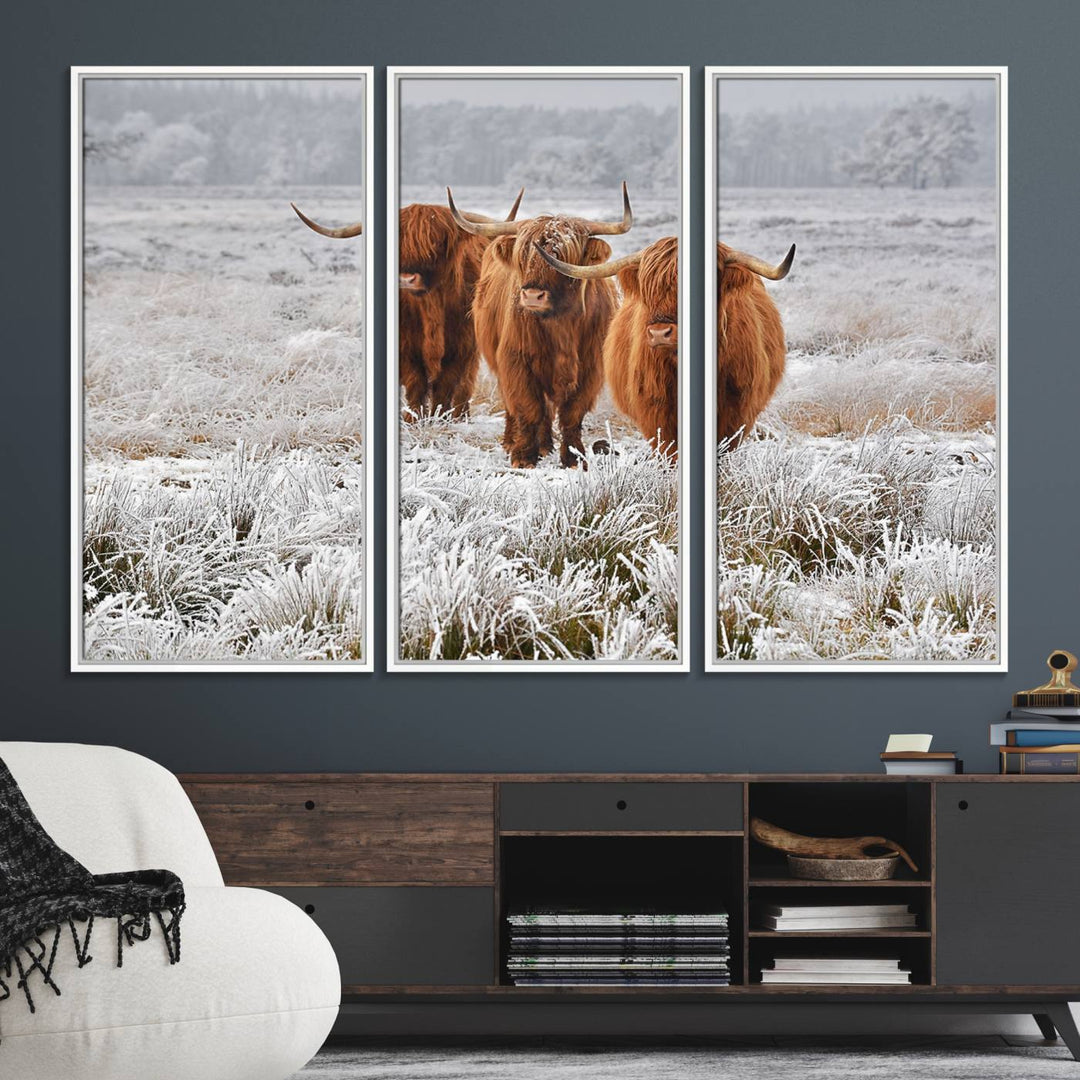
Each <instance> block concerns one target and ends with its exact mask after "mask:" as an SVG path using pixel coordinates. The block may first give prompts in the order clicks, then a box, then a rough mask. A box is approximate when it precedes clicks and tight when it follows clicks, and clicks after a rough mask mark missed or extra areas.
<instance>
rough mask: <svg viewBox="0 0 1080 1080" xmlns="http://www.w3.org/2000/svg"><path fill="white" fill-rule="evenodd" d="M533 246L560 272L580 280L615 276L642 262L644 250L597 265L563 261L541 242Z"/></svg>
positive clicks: (549, 264) (545, 260)
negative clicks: (582, 264) (546, 249)
mask: <svg viewBox="0 0 1080 1080" xmlns="http://www.w3.org/2000/svg"><path fill="white" fill-rule="evenodd" d="M533 247H535V248H536V250H537V251H538V252H540V257H541V258H542V259H543V260H544V262H546V263H547V264H548V266H550V267H553V268H554V269H555V270H558V271H559V273H560V274H565V275H566V276H567V277H569V278H577V279H578V280H579V281H591V280H592V279H593V278H606V277H614V276H615V275H616V274H617V273H618V272H619V271H620V270H622V269H624V268H625V267H627V266H636V265H637V264H638V263H639V262H641V256H642V253H643V251H644V249H642V251H635V252H634V254H633V255H623V256H622V258H620V259H610V260H609V261H608V262H606V263H599V264H598V265H596V266H578V265H577V264H576V263H568V262H563V261H562V259H556V258H555V256H554V255H549V254H548V252H546V251H545V250H544V249H543V248H542V247H541V246H540V245H539V244H537V243H536V242H535V241H534V242H533Z"/></svg>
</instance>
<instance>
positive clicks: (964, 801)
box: [956, 799, 968, 810]
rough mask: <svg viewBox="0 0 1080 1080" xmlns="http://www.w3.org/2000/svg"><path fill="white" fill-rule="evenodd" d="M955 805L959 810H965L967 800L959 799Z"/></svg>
mask: <svg viewBox="0 0 1080 1080" xmlns="http://www.w3.org/2000/svg"><path fill="white" fill-rule="evenodd" d="M956 805H957V806H959V807H960V809H961V810H966V809H967V808H968V801H967V799H961V800H960V801H959V802H958V803H957V804H956Z"/></svg>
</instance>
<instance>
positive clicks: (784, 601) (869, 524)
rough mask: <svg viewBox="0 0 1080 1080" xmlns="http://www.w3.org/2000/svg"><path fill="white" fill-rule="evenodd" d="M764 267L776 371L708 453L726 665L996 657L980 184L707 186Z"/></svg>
mask: <svg viewBox="0 0 1080 1080" xmlns="http://www.w3.org/2000/svg"><path fill="white" fill-rule="evenodd" d="M719 234H720V238H721V239H723V240H724V241H725V242H727V243H729V244H731V245H732V246H734V247H737V248H741V249H743V250H747V251H750V252H751V253H753V254H755V255H758V256H760V257H762V258H764V259H767V260H770V261H779V259H780V258H781V257H782V256H783V255H784V253H785V252H786V251H787V248H788V246H789V245H790V244H791V243H796V244H798V254H797V255H796V258H795V264H794V268H793V270H792V272H791V274H790V276H789V277H788V278H787V279H786V280H784V281H781V282H777V283H775V284H773V283H770V284H769V285H768V288H769V291H770V293H771V295H772V296H773V298H774V299H775V300H776V302H777V304H778V306H779V308H780V312H781V315H782V318H783V321H784V327H785V331H786V333H787V341H788V367H787V373H786V375H785V377H784V380H783V383H782V384H781V386H780V389H779V391H778V392H777V395H776V397H775V398H774V399H773V401H772V403H771V404H770V406H769V407H768V409H767V410H766V411H765V413H763V415H762V417H761V419H760V421H759V425H758V430H757V433H756V437H755V438H753V439H751V440H748V441H747V442H745V443H744V444H743V445H742V446H741V447H739V448H738V449H737V450H735V451H734V452H732V453H728V454H720V455H718V471H717V519H718V520H717V556H718V575H717V576H718V581H717V641H718V656H719V658H720V659H724V660H761V661H766V660H767V661H799V660H816V659H828V660H848V661H857V660H868V661H874V660H895V661H907V662H916V661H926V662H931V661H957V660H976V661H980V660H981V661H989V660H993V659H995V658H996V656H997V649H998V644H997V620H996V615H997V590H998V557H997V546H996V533H997V507H998V494H997V484H998V475H997V438H996V410H997V379H998V371H997V348H998V305H997V287H998V280H997V263H996V250H995V244H996V239H995V238H996V193H995V192H994V191H993V190H987V189H969V190H964V189H941V188H938V189H928V190H921V191H912V190H907V189H900V188H890V189H887V190H884V191H880V190H878V189H876V188H873V189H870V188H857V189H851V188H834V189H823V190H799V189H795V190H790V189H788V190H752V189H737V188H732V189H728V190H726V191H725V192H723V194H722V196H721V200H720V206H719Z"/></svg>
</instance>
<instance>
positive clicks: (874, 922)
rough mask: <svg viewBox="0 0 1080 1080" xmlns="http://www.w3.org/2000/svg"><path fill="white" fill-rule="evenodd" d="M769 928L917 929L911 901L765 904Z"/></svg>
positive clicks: (763, 916)
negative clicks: (909, 904) (898, 902)
mask: <svg viewBox="0 0 1080 1080" xmlns="http://www.w3.org/2000/svg"><path fill="white" fill-rule="evenodd" d="M759 917H760V920H761V925H762V927H764V928H765V929H766V930H791V931H795V930H914V929H915V928H916V922H915V915H914V914H913V913H912V911H911V908H910V907H909V906H908V905H907V904H765V905H764V906H763V907H762V908H761V910H760V916H759Z"/></svg>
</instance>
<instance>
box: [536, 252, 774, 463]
mask: <svg viewBox="0 0 1080 1080" xmlns="http://www.w3.org/2000/svg"><path fill="white" fill-rule="evenodd" d="M541 254H542V255H543V256H544V259H545V260H546V261H547V263H548V264H549V265H550V266H552V267H553V268H554V269H556V270H558V271H559V272H560V273H562V274H565V275H566V276H567V277H571V278H575V279H578V280H584V281H593V280H598V279H601V278H608V277H612V276H614V275H618V278H619V285H620V287H621V288H622V294H623V301H622V305H621V306H620V308H619V310H618V313H617V314H616V315H615V318H614V319H613V320H612V322H611V327H610V329H609V330H608V332H607V337H606V338H605V340H604V374H605V377H606V378H607V384H608V388H609V389H610V390H611V396H612V397H613V398H614V400H615V404H616V406H618V408H619V409H620V410H621V411H622V412H624V413H625V414H626V415H627V416H628V417H630V419H631V420H633V421H634V423H635V424H637V426H638V428H639V430H640V431H641V433H642V434H643V435H644V436H645V437H646V438H647V439H648V440H649V441H650V442H651V443H652V444H653V446H654V447H656V448H657V449H658V450H662V451H664V452H665V453H671V454H675V453H677V452H678V446H679V349H678V347H679V327H678V321H679V315H678V313H679V242H678V239H677V238H676V237H674V236H665V237H663V238H662V239H660V240H657V241H656V242H655V243H652V244H650V245H649V246H648V247H647V248H644V249H643V250H641V251H638V252H635V253H634V254H633V255H624V256H623V257H622V258H620V259H612V260H611V261H610V262H607V263H604V264H602V265H599V266H572V265H569V264H568V263H566V262H563V261H561V260H559V259H556V258H553V257H552V256H550V255H548V254H547V253H546V252H543V251H542V252H541ZM794 258H795V245H794V244H793V245H792V247H791V250H790V251H789V252H788V254H787V258H785V259H784V261H783V262H782V263H781V264H780V265H779V266H775V267H774V266H769V265H768V264H767V263H763V262H762V261H761V260H760V259H755V258H754V257H753V256H752V255H745V254H743V253H742V252H739V251H734V250H733V249H732V248H729V247H727V246H726V245H724V244H717V267H718V271H719V273H718V277H717V351H716V369H717V396H716V417H717V440H718V441H719V440H723V439H733V437H734V436H735V435H736V434H739V433H742V434H745V433H746V432H748V431H749V430H750V429H751V428H752V427H753V425H754V421H755V420H756V419H757V416H758V413H760V412H761V410H762V409H763V408H765V406H766V405H767V404H768V402H769V399H770V398H771V397H772V395H773V392H774V391H775V390H776V387H777V385H778V383H779V382H780V378H781V376H782V375H783V374H784V330H783V327H782V326H781V325H780V314H779V312H778V311H777V310H776V305H775V304H774V303H773V302H772V300H771V299H770V297H769V295H768V293H767V292H766V291H765V287H764V285H762V283H761V277H767V278H770V279H771V280H773V281H778V280H779V279H780V278H782V277H784V276H785V275H786V274H787V272H788V270H790V269H791V263H792V260H793V259H794ZM758 275H761V277H759V276H758Z"/></svg>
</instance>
